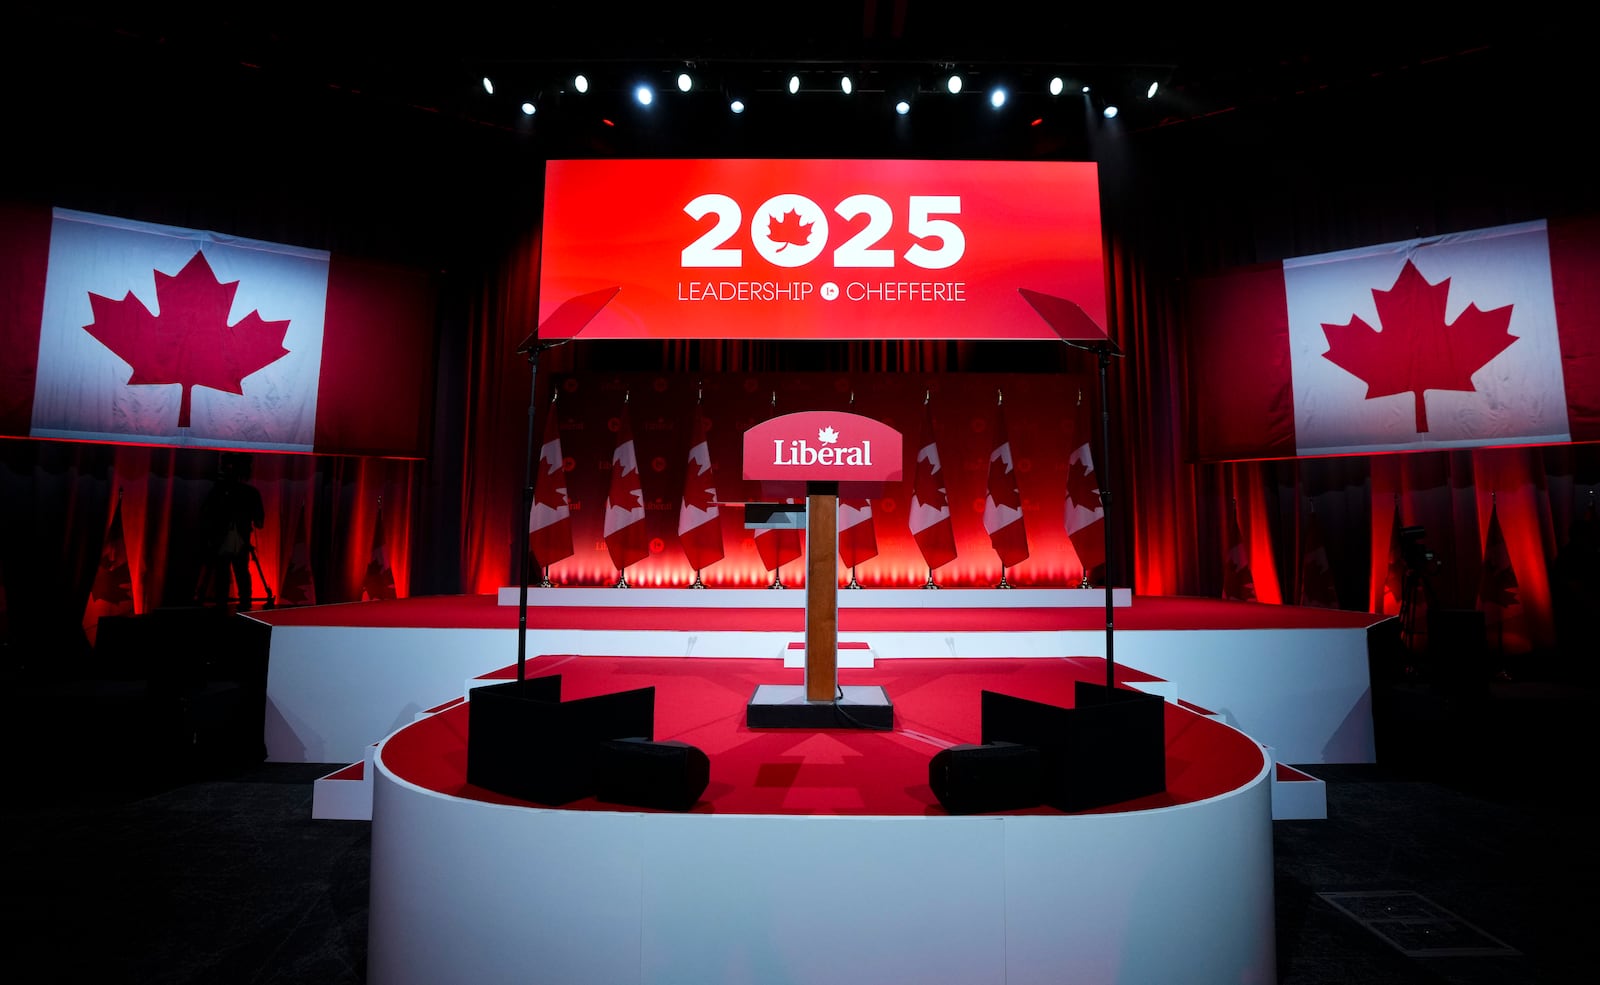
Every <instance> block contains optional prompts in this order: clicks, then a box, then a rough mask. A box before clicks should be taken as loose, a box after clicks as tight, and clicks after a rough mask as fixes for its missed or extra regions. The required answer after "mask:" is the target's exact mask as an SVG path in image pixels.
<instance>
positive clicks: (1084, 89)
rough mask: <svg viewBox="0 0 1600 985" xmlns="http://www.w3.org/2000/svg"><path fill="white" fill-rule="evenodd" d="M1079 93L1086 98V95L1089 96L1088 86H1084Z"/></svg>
mask: <svg viewBox="0 0 1600 985" xmlns="http://www.w3.org/2000/svg"><path fill="white" fill-rule="evenodd" d="M1079 91H1080V92H1082V93H1083V94H1084V95H1085V96H1087V95H1088V94H1089V87H1088V85H1085V86H1084V87H1083V88H1082V89H1080V90H1079Z"/></svg>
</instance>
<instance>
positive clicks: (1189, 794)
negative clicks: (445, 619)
mask: <svg viewBox="0 0 1600 985" xmlns="http://www.w3.org/2000/svg"><path fill="white" fill-rule="evenodd" d="M680 611H681V610H680ZM1120 670H1121V669H1120V668H1119V675H1118V677H1119V683H1121V681H1123V680H1126V679H1134V678H1137V677H1139V676H1140V675H1138V674H1137V672H1131V671H1130V672H1129V673H1128V674H1122V673H1121V672H1120ZM549 674H560V675H561V684H562V695H561V696H562V699H563V700H570V699H573V698H583V697H590V696H593V695H598V694H605V693H611V692H616V691H623V690H628V689H632V688H639V687H650V686H653V687H655V689H656V701H655V723H656V726H655V730H656V734H655V735H654V736H652V738H654V739H656V740H669V739H670V740H678V741H683V742H687V743H689V744H691V745H693V746H696V747H698V748H699V749H701V750H702V751H703V752H705V753H706V754H707V756H708V757H709V758H710V760H711V781H710V784H709V786H708V787H707V789H706V791H705V793H704V794H703V795H702V797H701V799H700V802H699V803H698V804H697V805H696V806H695V807H694V808H693V810H694V812H695V813H703V814H839V815H939V814H943V813H945V812H944V809H943V808H942V807H940V805H939V802H938V800H937V799H936V798H935V797H934V795H933V791H932V790H931V789H930V788H929V786H928V763H929V760H930V759H931V758H932V757H933V755H934V754H935V753H937V752H938V751H939V750H941V749H944V748H946V747H948V746H951V745H958V744H962V743H977V742H979V741H981V735H980V730H981V724H980V712H979V702H980V698H979V695H980V692H981V691H983V690H991V691H999V692H1002V693H1005V694H1010V695H1015V696H1017V697H1023V698H1029V699H1032V700H1036V701H1045V702H1049V703H1051V704H1056V705H1061V706H1063V707H1070V706H1071V704H1072V689H1073V682H1074V681H1077V680H1089V681H1095V682H1103V681H1104V680H1105V663H1104V661H1102V660H1100V659H1099V658H1095V657H1074V658H1062V659H1055V658H1046V659H1040V658H1028V659H1015V660H1010V659H974V658H962V659H927V660H920V659H905V660H894V661H884V662H880V663H879V665H878V666H877V667H875V668H871V669H865V668H861V669H851V668H841V669H840V671H839V681H840V683H841V684H842V685H851V684H856V683H866V682H868V681H870V683H872V684H875V685H881V686H882V687H883V688H884V690H885V691H886V693H887V694H888V696H889V699H890V700H891V701H892V702H893V703H894V706H895V727H894V730H893V731H892V732H885V731H868V730H860V729H820V730H818V729H751V728H749V727H747V726H746V725H745V724H744V722H745V705H746V702H748V700H749V699H750V697H751V695H752V694H753V693H754V691H755V688H756V686H757V685H759V684H802V683H804V670H803V669H801V668H783V667H780V666H777V665H776V664H775V663H774V662H773V661H771V660H741V659H718V660H684V659H680V658H672V657H665V658H659V657H599V656H581V657H580V656H570V655H545V656H540V657H537V658H535V659H530V660H529V661H528V663H527V668H526V676H528V677H541V676H545V675H549ZM495 676H496V677H505V678H513V677H515V676H516V669H515V667H512V668H510V669H509V670H506V671H501V672H500V673H499V674H497V675H495ZM467 721H468V706H467V705H466V704H465V703H457V704H454V705H452V706H450V707H447V708H446V709H445V710H443V711H441V712H439V713H438V714H435V715H432V716H430V717H427V718H424V719H422V720H421V721H418V722H417V723H415V724H414V725H411V726H408V727H407V728H404V729H402V730H400V731H399V732H398V733H396V734H395V735H393V736H391V737H390V739H389V740H388V741H387V742H386V743H385V745H384V747H383V750H382V753H381V755H382V757H383V763H384V765H385V766H387V767H388V768H389V769H390V770H392V771H393V772H394V773H395V774H396V775H397V776H399V777H400V778H401V779H402V780H406V781H409V782H411V783H414V784H417V785H418V786H421V787H424V788H427V789H430V790H434V791H437V792H439V793H442V794H447V795H450V796H454V797H462V798H467V799H473V800H481V801H487V802H492V803H507V804H524V803H525V802H524V801H519V800H516V799H513V798H508V797H505V796H502V795H499V794H496V793H493V792H491V791H487V790H483V789H481V788H478V787H475V786H473V785H471V784H468V783H467V782H466V762H467ZM1166 747H1167V789H1166V791H1165V792H1164V793H1161V794H1157V795H1154V796H1150V797H1145V798H1141V799H1139V800H1137V801H1129V802H1126V803H1122V804H1116V805H1109V806H1107V807H1105V808H1102V809H1100V810H1099V811H1095V812H1085V813H1098V812H1109V811H1123V810H1139V809H1151V808H1160V807H1166V806H1172V805H1176V804H1184V803H1192V802H1195V801H1200V800H1204V799H1207V798H1210V797H1214V796H1219V795H1221V794H1224V793H1227V792H1228V791H1231V790H1234V789H1237V788H1238V787H1240V786H1241V785H1243V784H1244V783H1246V782H1248V781H1249V780H1250V779H1251V778H1252V777H1254V776H1255V775H1256V774H1257V773H1259V772H1260V770H1261V768H1262V765H1263V763H1264V759H1263V756H1264V754H1263V751H1262V749H1261V747H1260V746H1259V744H1257V743H1256V742H1255V741H1253V740H1252V739H1250V738H1249V737H1247V736H1245V735H1243V734H1242V733H1240V732H1238V731H1236V730H1234V729H1232V728H1229V727H1228V726H1225V725H1222V724H1219V723H1218V722H1215V721H1212V720H1210V719H1208V718H1206V717H1204V716H1201V715H1197V714H1194V713H1192V712H1190V711H1187V710H1185V709H1183V708H1181V707H1179V706H1177V705H1175V704H1172V703H1168V704H1167V705H1166ZM529 754H530V755H536V754H537V752H536V751H535V750H530V751H529ZM535 806H537V805H535ZM561 806H562V809H565V810H580V811H595V810H600V811H605V810H637V809H638V808H633V807H619V806H618V805H615V804H607V803H602V802H600V801H597V800H595V799H593V798H588V799H584V800H580V801H576V802H573V803H569V804H564V805H561ZM1021 813H1036V814H1057V813H1060V812H1059V811H1056V810H1054V809H1052V808H1045V807H1041V808H1035V809H1032V810H1029V811H1025V812H1021Z"/></svg>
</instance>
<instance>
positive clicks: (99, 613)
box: [83, 489, 134, 646]
mask: <svg viewBox="0 0 1600 985" xmlns="http://www.w3.org/2000/svg"><path fill="white" fill-rule="evenodd" d="M116 498H117V501H116V505H114V506H113V507H112V508H111V520H110V521H109V522H108V523H107V524H106V536H105V540H104V541H103V542H102V544H101V547H100V564H99V566H98V567H96V568H95V572H94V584H93V585H92V586H90V588H89V601H88V604H86V605H85V606H84V607H83V632H84V635H86V636H87V637H88V638H89V645H90V646H93V645H94V643H95V639H96V637H97V635H98V633H99V629H100V620H101V619H104V618H105V617H107V616H131V615H133V611H134V610H133V573H132V571H131V569H130V568H129V567H128V543H127V541H126V539H124V537H123V534H122V491H121V490H120V489H119V490H118V491H117V497H116Z"/></svg>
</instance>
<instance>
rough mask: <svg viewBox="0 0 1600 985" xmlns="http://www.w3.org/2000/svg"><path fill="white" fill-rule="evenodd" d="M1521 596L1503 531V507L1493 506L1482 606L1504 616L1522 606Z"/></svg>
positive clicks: (1486, 540)
mask: <svg viewBox="0 0 1600 985" xmlns="http://www.w3.org/2000/svg"><path fill="white" fill-rule="evenodd" d="M1519 604H1520V600H1519V599H1518V597H1517V572H1516V570H1515V569H1513V568H1512V567H1511V553H1510V551H1508V550H1507V549H1506V537H1505V534H1504V533H1502V532H1501V530H1500V507H1499V506H1498V505H1493V506H1490V507H1489V533H1488V534H1487V535H1486V537H1485V538H1484V544H1483V574H1482V576H1481V577H1480V578H1479V579H1478V608H1479V609H1482V610H1484V611H1485V612H1490V613H1494V614H1496V615H1499V616H1504V614H1505V611H1506V610H1507V609H1509V608H1512V607H1513V606H1516V605H1519Z"/></svg>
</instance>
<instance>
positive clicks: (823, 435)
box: [817, 424, 839, 445]
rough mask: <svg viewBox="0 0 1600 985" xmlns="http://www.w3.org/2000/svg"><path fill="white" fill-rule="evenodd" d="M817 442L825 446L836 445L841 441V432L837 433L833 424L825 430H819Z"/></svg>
mask: <svg viewBox="0 0 1600 985" xmlns="http://www.w3.org/2000/svg"><path fill="white" fill-rule="evenodd" d="M817 440H818V441H820V442H822V443H823V444H825V445H831V444H836V443H837V442H838V440H839V432H837V431H835V430H834V429H833V425H831V424H830V425H828V426H827V427H825V428H818V429H817Z"/></svg>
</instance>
